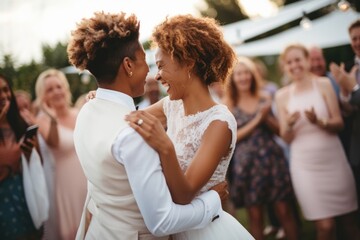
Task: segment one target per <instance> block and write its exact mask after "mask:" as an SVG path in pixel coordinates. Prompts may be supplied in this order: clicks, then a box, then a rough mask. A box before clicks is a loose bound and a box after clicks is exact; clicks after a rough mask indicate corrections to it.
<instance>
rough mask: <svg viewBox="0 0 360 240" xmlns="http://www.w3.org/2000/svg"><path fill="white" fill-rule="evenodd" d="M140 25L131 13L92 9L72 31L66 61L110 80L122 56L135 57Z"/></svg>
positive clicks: (113, 76)
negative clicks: (127, 14)
mask: <svg viewBox="0 0 360 240" xmlns="http://www.w3.org/2000/svg"><path fill="white" fill-rule="evenodd" d="M139 28H140V23H139V21H138V20H137V18H136V16H135V15H134V14H131V15H130V16H126V13H124V12H121V13H119V14H110V13H104V12H95V13H94V16H93V17H92V18H89V19H85V18H84V19H82V20H81V21H80V23H78V24H77V28H76V29H75V30H74V31H72V32H71V39H70V42H69V44H68V47H67V53H68V57H69V62H70V63H71V64H72V65H74V66H75V67H77V68H79V69H80V70H84V69H87V70H89V71H90V72H91V73H92V74H93V75H94V76H95V77H96V79H97V81H98V82H99V81H100V82H107V83H111V82H112V81H113V80H114V79H115V77H116V75H117V72H118V70H119V66H120V64H121V62H122V61H123V59H124V58H125V57H129V58H131V59H133V60H135V51H136V50H138V48H139V47H140V46H141V45H140V43H139Z"/></svg>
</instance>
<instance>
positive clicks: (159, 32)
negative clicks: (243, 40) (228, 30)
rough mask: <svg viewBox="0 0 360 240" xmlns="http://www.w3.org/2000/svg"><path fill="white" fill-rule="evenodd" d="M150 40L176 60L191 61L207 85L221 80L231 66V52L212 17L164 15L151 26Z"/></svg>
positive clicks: (195, 71) (232, 53)
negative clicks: (162, 18) (156, 23)
mask: <svg viewBox="0 0 360 240" xmlns="http://www.w3.org/2000/svg"><path fill="white" fill-rule="evenodd" d="M152 40H153V46H157V47H159V48H161V49H162V50H164V51H165V52H167V53H169V54H170V55H171V57H172V58H173V59H174V60H176V61H178V62H179V63H180V64H182V65H188V66H191V65H194V67H193V71H194V74H196V75H197V76H199V77H201V78H202V79H204V81H205V84H207V85H210V84H211V83H213V82H221V83H223V82H224V81H225V79H226V78H227V76H228V74H229V73H230V71H231V68H232V67H233V63H234V60H235V53H234V51H233V49H232V47H231V46H230V45H229V44H228V43H227V42H226V41H225V39H224V36H223V34H222V32H221V29H220V27H219V25H218V23H217V22H216V21H215V20H214V19H212V18H208V17H202V18H198V17H194V16H192V15H190V14H186V15H177V16H173V17H170V18H166V19H165V20H164V21H163V22H162V23H160V24H159V25H157V26H156V27H155V29H154V31H153V33H152Z"/></svg>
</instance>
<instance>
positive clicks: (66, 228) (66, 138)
mask: <svg viewBox="0 0 360 240" xmlns="http://www.w3.org/2000/svg"><path fill="white" fill-rule="evenodd" d="M58 131H59V138H60V143H59V147H58V148H56V149H51V150H52V153H53V155H54V159H55V170H56V171H55V201H56V206H57V216H58V224H59V226H58V227H59V234H60V239H62V240H74V239H75V236H76V232H77V229H78V227H79V224H80V219H81V214H82V210H83V207H84V203H85V198H86V193H87V187H86V186H87V181H86V178H85V175H84V172H83V170H82V167H81V165H80V161H79V159H78V157H77V155H76V152H75V147H74V140H73V132H74V130H73V129H70V128H67V127H64V126H61V125H58Z"/></svg>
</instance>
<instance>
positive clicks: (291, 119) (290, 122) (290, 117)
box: [285, 111, 300, 128]
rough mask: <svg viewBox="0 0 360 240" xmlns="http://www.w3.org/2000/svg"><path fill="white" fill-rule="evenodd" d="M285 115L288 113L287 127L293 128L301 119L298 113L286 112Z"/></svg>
mask: <svg viewBox="0 0 360 240" xmlns="http://www.w3.org/2000/svg"><path fill="white" fill-rule="evenodd" d="M285 113H286V125H287V127H289V128H292V127H293V126H294V125H295V123H296V122H297V121H298V119H299V118H300V112H298V111H296V112H293V113H291V114H290V113H289V112H287V111H286V112H285Z"/></svg>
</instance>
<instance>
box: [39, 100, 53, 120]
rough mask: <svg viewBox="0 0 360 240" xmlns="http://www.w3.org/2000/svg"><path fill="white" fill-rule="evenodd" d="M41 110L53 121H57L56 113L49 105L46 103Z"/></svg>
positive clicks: (41, 106)
mask: <svg viewBox="0 0 360 240" xmlns="http://www.w3.org/2000/svg"><path fill="white" fill-rule="evenodd" d="M40 109H41V110H42V111H43V112H44V113H45V114H46V115H48V116H49V118H50V119H51V120H54V119H56V112H55V110H54V109H53V108H51V107H50V106H49V105H47V104H46V103H42V104H41V105H40Z"/></svg>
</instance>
